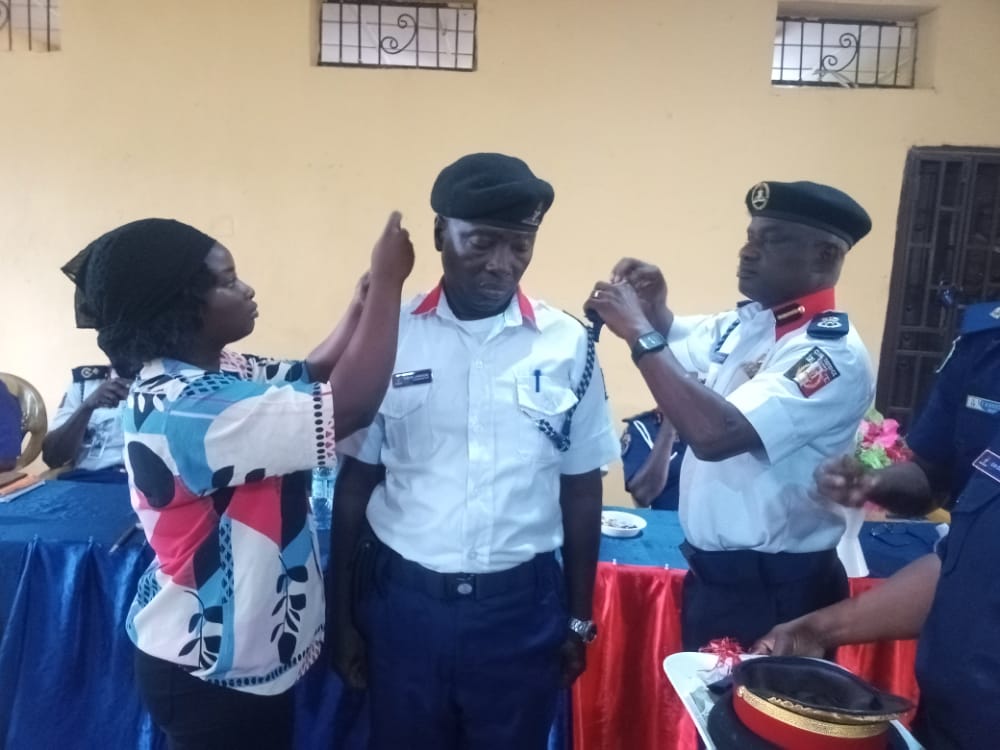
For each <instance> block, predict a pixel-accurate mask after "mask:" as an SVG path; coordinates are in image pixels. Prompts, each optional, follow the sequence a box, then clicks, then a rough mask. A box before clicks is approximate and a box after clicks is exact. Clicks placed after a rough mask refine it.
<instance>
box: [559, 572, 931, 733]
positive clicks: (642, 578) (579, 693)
mask: <svg viewBox="0 0 1000 750" xmlns="http://www.w3.org/2000/svg"><path fill="white" fill-rule="evenodd" d="M685 572H686V571H683V570H665V569H662V568H653V567H648V566H637V565H619V564H615V563H600V564H599V565H598V568H597V581H596V587H595V592H594V617H595V620H596V621H597V623H598V628H599V630H600V635H599V637H598V639H597V640H596V641H595V642H594V643H593V645H591V646H590V647H589V648H588V651H587V671H586V672H585V673H584V675H583V676H582V677H581V678H580V679H579V680H578V681H577V683H576V685H575V686H574V688H573V746H574V748H575V750H693V749H694V748H695V747H696V741H695V740H696V737H697V732H696V731H695V728H694V725H693V724H692V723H691V720H690V719H689V718H688V716H687V712H686V711H685V710H684V706H683V705H682V704H681V702H680V699H679V698H678V697H677V695H676V693H674V690H673V688H672V687H671V686H670V683H669V681H668V680H667V677H666V675H665V674H664V673H663V659H664V658H665V657H666V656H668V655H669V654H672V653H675V652H677V651H680V650H681V631H680V602H681V583H682V581H683V580H684V574H685ZM878 583H879V581H878V580H877V579H868V578H863V579H854V580H852V581H851V594H852V595H857V594H859V593H860V592H862V591H865V590H867V589H869V588H871V587H873V586H876V585H878ZM915 656H916V642H915V641H885V642H880V643H874V644H870V645H864V646H848V647H844V648H841V649H840V650H839V652H838V654H837V662H838V663H840V664H842V665H843V666H845V667H847V668H848V669H850V670H852V671H853V672H855V673H856V674H858V675H861V676H862V677H864V678H865V679H867V680H869V681H871V682H872V683H874V684H875V685H878V686H879V687H881V688H882V689H884V690H888V691H890V692H893V693H897V694H899V695H904V696H906V697H908V698H911V699H912V700H914V701H916V699H917V685H916V680H915V678H914V676H913V661H914V658H915Z"/></svg>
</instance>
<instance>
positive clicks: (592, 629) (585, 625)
mask: <svg viewBox="0 0 1000 750" xmlns="http://www.w3.org/2000/svg"><path fill="white" fill-rule="evenodd" d="M569 629H570V630H572V631H573V632H574V633H576V634H577V635H578V636H580V640H581V641H583V642H584V643H593V642H594V639H595V638H596V637H597V626H596V625H595V624H594V621H593V620H581V619H580V618H578V617H571V618H569Z"/></svg>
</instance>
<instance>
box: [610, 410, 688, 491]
mask: <svg viewBox="0 0 1000 750" xmlns="http://www.w3.org/2000/svg"><path fill="white" fill-rule="evenodd" d="M686 447H687V446H685V445H684V441H682V440H680V439H679V438H678V437H677V430H675V429H674V428H673V425H671V424H670V423H669V422H667V421H666V420H665V419H664V418H663V415H662V414H660V412H658V411H656V410H655V409H654V410H652V411H647V412H643V413H642V414H637V415H635V416H634V417H629V418H628V419H626V420H625V432H623V433H622V469H623V470H624V474H625V491H626V492H628V493H629V494H630V495H631V496H632V500H633V502H635V504H636V506H638V507H640V508H652V509H653V510H677V503H678V490H679V487H680V479H681V462H682V461H683V457H684V450H685V448H686Z"/></svg>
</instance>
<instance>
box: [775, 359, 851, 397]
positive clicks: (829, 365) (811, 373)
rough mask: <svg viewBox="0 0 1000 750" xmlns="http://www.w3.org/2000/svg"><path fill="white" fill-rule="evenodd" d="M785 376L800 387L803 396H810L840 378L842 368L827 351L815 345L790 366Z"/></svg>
mask: <svg viewBox="0 0 1000 750" xmlns="http://www.w3.org/2000/svg"><path fill="white" fill-rule="evenodd" d="M785 377H786V378H788V379H789V380H791V381H792V382H793V383H795V385H797V386H798V387H799V391H801V393H802V395H803V396H805V397H806V398H809V397H810V396H811V395H813V394H814V393H816V391H818V390H819V389H820V388H822V387H823V386H824V385H827V384H828V383H832V382H833V381H834V380H836V379H837V378H839V377H840V370H838V369H837V368H836V367H835V366H834V364H833V361H832V360H831V359H830V358H829V357H828V356H827V354H826V352H824V351H823V350H822V349H820V348H819V347H818V346H814V347H813V348H812V349H810V350H809V351H808V352H807V353H806V355H805V356H804V357H803V358H802V359H800V360H799V361H798V362H796V363H795V364H794V365H792V366H791V367H790V368H789V370H788V372H786V373H785Z"/></svg>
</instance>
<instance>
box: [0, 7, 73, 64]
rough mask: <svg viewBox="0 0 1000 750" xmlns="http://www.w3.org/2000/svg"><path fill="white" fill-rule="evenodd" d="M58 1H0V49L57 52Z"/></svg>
mask: <svg viewBox="0 0 1000 750" xmlns="http://www.w3.org/2000/svg"><path fill="white" fill-rule="evenodd" d="M59 38H60V34H59V0H0V49H3V47H2V45H3V44H4V42H6V44H7V51H8V52H12V51H14V50H22V49H23V50H28V51H35V52H53V51H55V50H58V49H59Z"/></svg>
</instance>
